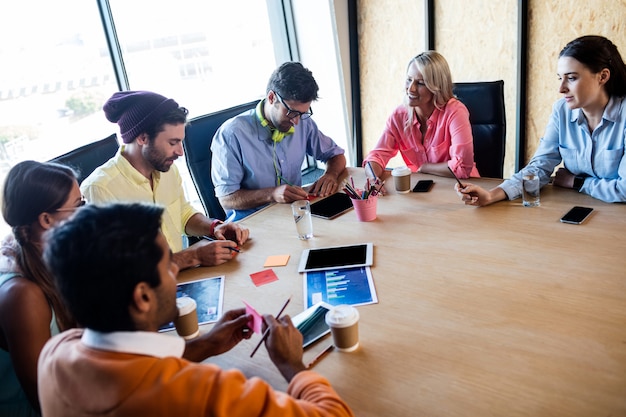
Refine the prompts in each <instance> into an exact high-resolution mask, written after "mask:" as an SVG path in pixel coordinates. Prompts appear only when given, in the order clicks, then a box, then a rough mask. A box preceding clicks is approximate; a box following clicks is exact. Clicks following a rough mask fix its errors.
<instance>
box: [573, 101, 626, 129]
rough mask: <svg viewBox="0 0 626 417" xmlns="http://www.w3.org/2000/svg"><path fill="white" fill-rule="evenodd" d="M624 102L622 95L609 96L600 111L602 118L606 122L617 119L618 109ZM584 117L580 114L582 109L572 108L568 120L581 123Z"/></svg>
mask: <svg viewBox="0 0 626 417" xmlns="http://www.w3.org/2000/svg"><path fill="white" fill-rule="evenodd" d="M623 102H624V97H619V98H617V97H615V96H611V97H610V98H609V102H608V103H607V104H606V107H605V108H604V112H603V113H602V118H603V119H604V120H606V121H608V122H616V121H617V120H619V116H620V109H621V107H622V103H623ZM586 120H587V119H585V117H584V116H583V114H582V110H581V109H580V108H578V109H574V110H572V116H571V118H570V121H572V122H578V124H582V123H583V122H584V121H586Z"/></svg>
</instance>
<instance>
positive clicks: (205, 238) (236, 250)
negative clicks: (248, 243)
mask: <svg viewBox="0 0 626 417" xmlns="http://www.w3.org/2000/svg"><path fill="white" fill-rule="evenodd" d="M202 239H204V240H210V241H211V242H217V241H218V239H213V238H212V237H211V236H207V235H204V236H202ZM228 249H230V250H232V251H233V252H237V253H239V252H241V249H239V247H234V248H231V247H230V246H229V247H228Z"/></svg>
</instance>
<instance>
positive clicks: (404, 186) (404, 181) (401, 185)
mask: <svg viewBox="0 0 626 417" xmlns="http://www.w3.org/2000/svg"><path fill="white" fill-rule="evenodd" d="M391 176H392V177H393V183H394V185H395V186H396V191H397V192H399V193H402V194H404V193H408V192H409V191H411V170H410V169H409V168H408V167H396V168H394V169H393V170H392V171H391Z"/></svg>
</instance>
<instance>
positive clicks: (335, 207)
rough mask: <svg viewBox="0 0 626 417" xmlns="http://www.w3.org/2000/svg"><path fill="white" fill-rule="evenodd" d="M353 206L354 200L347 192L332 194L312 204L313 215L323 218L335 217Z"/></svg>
mask: <svg viewBox="0 0 626 417" xmlns="http://www.w3.org/2000/svg"><path fill="white" fill-rule="evenodd" d="M351 208H352V200H351V199H350V197H349V196H348V195H347V194H345V193H335V194H331V195H329V196H328V197H326V198H323V199H321V200H317V201H316V202H314V203H312V204H311V215H312V216H315V217H321V218H323V219H334V218H335V217H337V216H339V215H340V214H343V213H345V212H346V211H348V210H350V209H351Z"/></svg>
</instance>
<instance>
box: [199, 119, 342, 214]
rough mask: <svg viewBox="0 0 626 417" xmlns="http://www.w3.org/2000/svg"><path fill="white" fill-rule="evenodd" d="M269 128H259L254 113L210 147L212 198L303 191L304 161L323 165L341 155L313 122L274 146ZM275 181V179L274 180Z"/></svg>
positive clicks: (227, 127)
mask: <svg viewBox="0 0 626 417" xmlns="http://www.w3.org/2000/svg"><path fill="white" fill-rule="evenodd" d="M271 137H272V133H271V131H270V128H269V127H268V126H262V125H261V123H260V122H259V119H258V118H257V116H256V113H255V109H251V110H248V111H246V112H244V113H242V114H240V115H239V116H236V117H234V118H232V119H230V120H228V121H226V123H224V124H223V125H222V126H221V127H220V129H219V130H218V131H217V133H216V134H215V137H214V138H213V142H212V144H211V151H212V152H213V158H212V162H211V175H212V179H213V184H214V185H215V195H216V196H217V197H222V196H225V195H229V194H232V193H234V192H235V191H237V190H239V189H243V190H258V189H261V188H268V187H276V186H278V185H280V184H284V181H283V180H281V179H280V177H282V178H284V179H285V180H286V181H287V182H288V183H290V184H293V185H302V163H303V161H304V158H305V156H306V155H307V154H308V155H311V156H313V157H314V158H315V159H317V160H319V161H322V162H327V161H328V160H329V159H331V158H332V157H334V156H337V155H341V154H343V153H344V150H343V149H342V148H340V147H339V146H338V145H337V144H336V143H335V142H334V141H333V140H332V139H331V138H329V137H328V136H326V135H324V134H323V133H322V132H321V131H320V130H319V129H318V127H317V125H316V124H315V122H314V121H313V119H305V120H300V123H298V125H297V126H296V127H295V132H294V133H293V134H292V135H288V136H286V137H285V138H284V139H283V140H282V141H281V142H279V143H274V142H273V141H272V139H271ZM279 176H280V177H279ZM259 208H260V207H257V208H255V209H251V210H235V211H234V212H233V211H232V210H227V213H226V215H227V216H228V219H229V220H239V219H241V218H243V217H245V216H247V215H249V214H251V213H253V212H254V211H256V210H258V209H259Z"/></svg>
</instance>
